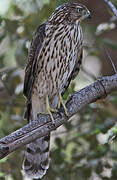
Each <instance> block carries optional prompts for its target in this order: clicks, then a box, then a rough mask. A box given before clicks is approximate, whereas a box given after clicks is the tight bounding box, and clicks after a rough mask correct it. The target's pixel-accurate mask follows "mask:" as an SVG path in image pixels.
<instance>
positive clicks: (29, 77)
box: [23, 24, 46, 119]
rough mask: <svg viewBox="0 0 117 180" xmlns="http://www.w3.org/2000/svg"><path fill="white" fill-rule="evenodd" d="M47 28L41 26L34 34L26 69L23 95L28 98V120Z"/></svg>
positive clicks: (26, 114)
mask: <svg viewBox="0 0 117 180" xmlns="http://www.w3.org/2000/svg"><path fill="white" fill-rule="evenodd" d="M45 26H46V24H42V25H40V26H39V27H38V28H37V30H36V32H35V34H34V37H33V39H32V42H31V47H30V51H29V56H28V63H27V66H26V69H25V78H24V89H23V94H24V96H26V98H27V110H26V113H25V118H26V119H29V117H30V113H31V94H32V88H33V84H34V80H35V74H36V64H37V56H38V54H39V51H40V49H41V46H42V43H43V41H44V38H45V37H46V34H45Z"/></svg>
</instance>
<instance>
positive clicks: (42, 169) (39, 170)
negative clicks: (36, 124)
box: [23, 135, 50, 179]
mask: <svg viewBox="0 0 117 180" xmlns="http://www.w3.org/2000/svg"><path fill="white" fill-rule="evenodd" d="M49 145H50V136H49V135H48V136H45V137H42V138H40V139H37V140H35V141H34V142H32V143H30V144H28V145H27V152H26V156H25V160H24V163H23V169H24V171H25V173H26V175H27V176H29V177H30V178H35V179H38V178H42V177H43V176H44V175H45V173H46V170H47V169H48V168H49Z"/></svg>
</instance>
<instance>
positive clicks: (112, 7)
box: [104, 0, 117, 17]
mask: <svg viewBox="0 0 117 180" xmlns="http://www.w3.org/2000/svg"><path fill="white" fill-rule="evenodd" d="M104 1H105V3H106V4H107V5H108V6H109V8H110V9H111V10H112V12H113V13H114V15H115V16H116V17H117V9H116V7H115V6H114V5H113V3H112V2H111V1H110V0H104Z"/></svg>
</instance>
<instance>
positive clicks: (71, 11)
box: [23, 3, 90, 179]
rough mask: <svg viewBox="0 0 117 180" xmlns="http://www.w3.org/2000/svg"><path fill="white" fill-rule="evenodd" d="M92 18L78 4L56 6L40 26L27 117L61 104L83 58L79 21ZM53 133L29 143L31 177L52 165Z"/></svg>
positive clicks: (28, 78) (28, 72)
mask: <svg viewBox="0 0 117 180" xmlns="http://www.w3.org/2000/svg"><path fill="white" fill-rule="evenodd" d="M87 17H90V12H89V10H88V9H87V8H86V7H85V6H84V5H81V4H79V3H65V4H62V5H61V6H59V7H57V8H56V9H55V11H54V12H53V13H52V15H51V16H50V17H49V19H48V20H47V21H46V22H45V23H44V24H42V25H40V26H39V27H38V28H37V30H36V32H35V34H34V37H33V39H32V42H31V47H30V51H29V56H28V63H27V66H26V69H25V79H24V90H23V93H24V96H25V97H26V99H27V104H26V106H27V110H26V113H25V118H26V119H27V120H28V121H32V120H36V119H37V115H38V114H39V113H49V114H50V117H51V119H52V120H53V116H52V111H55V112H56V109H57V108H58V107H60V104H62V106H63V108H64V110H65V113H66V115H67V111H66V108H65V105H64V103H63V101H62V95H63V94H64V92H65V90H66V89H67V87H68V86H69V83H70V81H71V80H73V79H74V78H75V77H76V75H77V74H78V72H79V69H80V65H81V61H82V51H83V50H82V44H83V35H82V28H81V26H80V22H81V21H82V20H83V19H85V18H87ZM49 145H50V134H48V135H47V136H45V137H42V138H40V139H37V140H35V141H34V142H32V143H30V144H28V145H27V152H26V155H25V160H24V163H23V169H24V171H25V173H26V174H27V176H29V177H30V178H35V179H38V178H42V177H43V175H44V174H45V173H46V170H47V169H48V167H49Z"/></svg>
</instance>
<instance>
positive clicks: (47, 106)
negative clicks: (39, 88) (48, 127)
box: [46, 96, 58, 124]
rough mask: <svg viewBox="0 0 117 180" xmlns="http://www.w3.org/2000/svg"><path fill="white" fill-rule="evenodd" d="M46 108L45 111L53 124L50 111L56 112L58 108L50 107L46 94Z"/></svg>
mask: <svg viewBox="0 0 117 180" xmlns="http://www.w3.org/2000/svg"><path fill="white" fill-rule="evenodd" d="M46 109H47V112H48V114H49V115H50V118H51V120H52V122H53V124H54V118H53V115H52V112H55V113H57V112H58V110H56V109H52V108H51V107H50V105H49V99H48V96H46Z"/></svg>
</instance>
